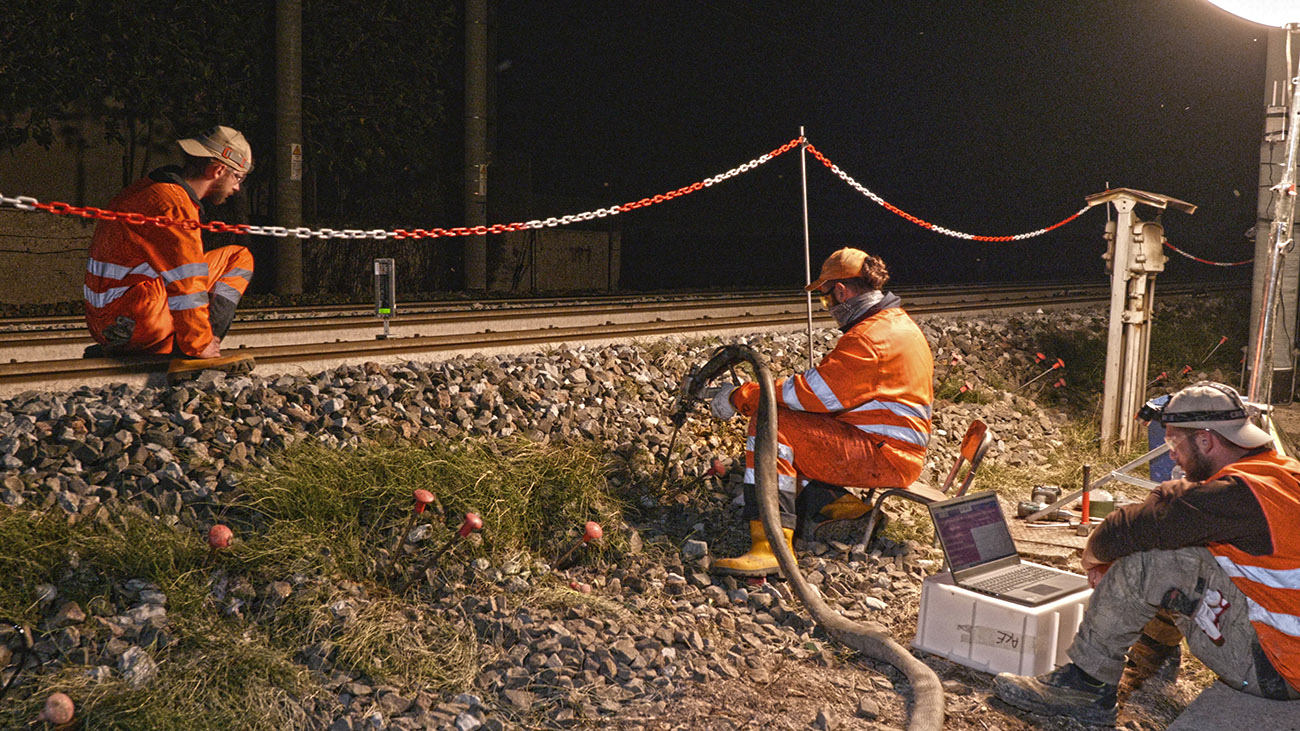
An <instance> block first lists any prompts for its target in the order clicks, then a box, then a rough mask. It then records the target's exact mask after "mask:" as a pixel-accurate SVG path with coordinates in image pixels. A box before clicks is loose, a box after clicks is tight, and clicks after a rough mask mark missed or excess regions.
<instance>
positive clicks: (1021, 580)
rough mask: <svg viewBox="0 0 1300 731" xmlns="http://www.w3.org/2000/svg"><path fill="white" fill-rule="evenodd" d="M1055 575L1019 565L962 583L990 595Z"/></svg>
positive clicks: (1045, 570)
mask: <svg viewBox="0 0 1300 731" xmlns="http://www.w3.org/2000/svg"><path fill="white" fill-rule="evenodd" d="M1056 575H1057V574H1056V573H1055V572H1053V571H1049V570H1047V569H1045V568H1043V567H1041V566H1031V565H1028V564H1021V565H1019V566H1017V567H1015V568H1013V569H1010V570H1008V571H1005V572H1002V573H997V574H993V575H991V576H986V577H984V578H980V579H975V580H974V581H966V582H963V583H965V584H966V586H968V587H970V588H972V589H977V590H979V591H983V592H988V593H990V594H1001V593H1002V592H1004V591H1007V590H1009V589H1015V588H1018V587H1021V586H1025V585H1027V584H1031V583H1033V582H1035V581H1040V580H1042V579H1050V578H1054V577H1055V576H1056Z"/></svg>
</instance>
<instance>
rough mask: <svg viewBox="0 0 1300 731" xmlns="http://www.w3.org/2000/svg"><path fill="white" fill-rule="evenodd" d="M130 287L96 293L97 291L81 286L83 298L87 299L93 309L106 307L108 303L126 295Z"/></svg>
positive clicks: (114, 288)
mask: <svg viewBox="0 0 1300 731" xmlns="http://www.w3.org/2000/svg"><path fill="white" fill-rule="evenodd" d="M128 289H130V287H113V288H111V289H109V290H107V291H105V292H96V291H95V290H93V289H91V288H90V287H87V286H86V285H84V284H83V285H81V296H82V297H84V298H86V301H87V302H89V303H90V306H91V307H105V306H107V305H108V303H110V302H112V301H113V300H115V299H117V298H118V297H121V296H122V295H124V294H126V291H127V290H128Z"/></svg>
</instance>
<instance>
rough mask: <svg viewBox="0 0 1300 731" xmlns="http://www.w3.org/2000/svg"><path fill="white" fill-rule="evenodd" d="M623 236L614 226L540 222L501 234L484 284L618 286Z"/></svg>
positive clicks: (509, 287)
mask: <svg viewBox="0 0 1300 731" xmlns="http://www.w3.org/2000/svg"><path fill="white" fill-rule="evenodd" d="M621 254H622V239H621V237H620V235H619V232H617V231H583V230H576V229H564V228H544V229H534V230H530V231H514V232H511V233H507V234H503V235H502V236H501V244H500V248H499V250H497V251H494V252H492V256H493V266H492V270H491V274H490V276H489V280H488V288H489V289H491V290H492V291H494V292H509V293H527V292H566V291H570V292H572V291H588V292H589V291H610V290H614V289H618V273H619V267H620V266H621V262H620V256H621Z"/></svg>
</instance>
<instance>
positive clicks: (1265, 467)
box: [1208, 451, 1300, 689]
mask: <svg viewBox="0 0 1300 731" xmlns="http://www.w3.org/2000/svg"><path fill="white" fill-rule="evenodd" d="M1228 476H1236V477H1239V478H1241V480H1242V481H1244V482H1245V483H1246V485H1247V486H1248V487H1249V488H1250V491H1251V492H1252V493H1254V494H1255V499H1256V500H1258V501H1259V505H1260V507H1261V508H1263V509H1264V518H1265V519H1266V520H1267V521H1268V529H1269V535H1270V536H1271V537H1272V539H1273V552H1272V553H1270V554H1268V555H1267V556H1252V555H1250V554H1249V553H1246V552H1244V551H1242V550H1240V549H1238V548H1236V547H1235V546H1231V545H1229V544H1226V543H1211V544H1210V545H1209V546H1208V548H1209V550H1210V553H1212V554H1214V558H1215V559H1216V560H1217V561H1218V562H1219V567H1220V568H1222V569H1223V572H1224V573H1226V574H1227V575H1228V576H1229V577H1230V578H1231V579H1232V583H1234V584H1236V585H1237V588H1238V589H1240V590H1241V593H1242V594H1245V595H1246V604H1247V607H1246V609H1247V616H1248V617H1249V618H1250V623H1251V624H1252V625H1254V627H1255V634H1257V635H1258V636H1259V644H1260V647H1262V648H1263V650H1264V654H1265V655H1267V656H1268V659H1269V661H1270V662H1271V663H1273V667H1274V668H1276V669H1277V671H1278V673H1280V674H1281V675H1282V677H1284V678H1286V680H1287V682H1288V683H1290V684H1291V687H1293V688H1296V689H1300V531H1298V530H1296V526H1297V525H1300V462H1297V461H1296V460H1294V459H1291V458H1289V457H1280V456H1278V454H1277V452H1274V451H1268V452H1264V453H1262V454H1257V455H1252V456H1249V457H1246V458H1244V459H1242V460H1239V461H1237V462H1233V463H1232V464H1230V465H1228V466H1227V467H1224V468H1223V469H1221V470H1219V472H1218V474H1216V475H1215V476H1214V477H1212V478H1210V479H1211V480H1213V479H1218V478H1221V477H1228Z"/></svg>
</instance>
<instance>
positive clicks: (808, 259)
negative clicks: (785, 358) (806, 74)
mask: <svg viewBox="0 0 1300 731" xmlns="http://www.w3.org/2000/svg"><path fill="white" fill-rule="evenodd" d="M799 179H800V180H801V181H802V185H803V283H804V285H805V286H807V285H809V284H812V255H811V253H810V251H809V248H810V247H809V244H808V140H807V139H806V138H805V137H804V136H803V125H799ZM804 296H805V298H806V299H807V300H808V368H809V369H812V367H813V336H812V331H813V326H812V316H813V310H812V292H804Z"/></svg>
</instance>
